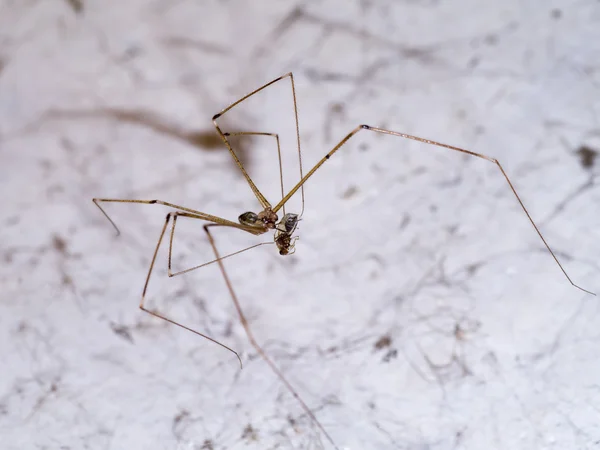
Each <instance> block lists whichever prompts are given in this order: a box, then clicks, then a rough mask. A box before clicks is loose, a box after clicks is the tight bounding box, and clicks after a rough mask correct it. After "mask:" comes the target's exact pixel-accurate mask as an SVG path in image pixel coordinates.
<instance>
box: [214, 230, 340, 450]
mask: <svg viewBox="0 0 600 450" xmlns="http://www.w3.org/2000/svg"><path fill="white" fill-rule="evenodd" d="M218 226H220V225H218V224H206V225H204V231H206V234H207V235H208V241H209V242H210V245H211V246H212V248H213V251H214V253H215V256H216V257H217V260H216V261H217V263H218V264H219V268H220V269H221V273H222V274H223V278H224V280H225V284H226V285H227V289H228V290H229V293H230V295H231V298H232V300H233V303H234V305H235V309H236V310H237V312H238V315H239V317H240V322H241V323H242V327H244V331H245V332H246V336H248V340H249V341H250V344H252V347H254V348H255V350H256V351H257V352H258V354H259V355H260V356H261V357H262V358H263V359H264V360H265V362H266V363H267V364H268V365H269V367H270V368H271V370H272V371H273V372H274V373H275V375H277V378H279V380H280V381H281V382H282V383H283V384H284V385H285V387H286V388H287V390H288V391H289V392H290V393H291V394H292V396H293V397H294V398H295V399H296V400H297V401H298V402H299V403H300V405H301V406H302V409H304V411H305V412H306V414H307V415H308V416H309V417H310V418H311V420H312V421H313V422H314V423H315V424H316V425H317V427H318V428H319V430H321V432H322V433H323V434H324V435H325V437H326V438H327V440H328V441H329V442H330V443H331V445H333V447H334V448H335V449H336V450H339V447H338V446H337V445H336V444H335V442H334V440H333V439H332V438H331V436H330V435H329V433H327V431H326V430H325V428H324V427H323V425H321V423H320V422H319V420H318V419H317V417H316V416H315V415H314V413H313V412H312V411H311V410H310V408H309V407H308V405H307V404H306V403H304V400H302V398H301V397H300V395H299V394H298V392H296V390H295V389H294V387H293V386H292V385H291V384H290V382H289V381H287V379H286V378H285V375H284V374H283V372H281V370H279V368H278V367H277V366H276V365H275V363H274V362H273V361H272V360H271V358H269V356H268V355H267V354H266V353H265V351H264V350H263V349H262V347H261V346H260V345H259V344H258V342H257V341H256V339H255V338H254V335H253V334H252V330H251V329H250V324H249V323H248V320H247V319H246V316H245V315H244V312H243V311H242V307H241V305H240V302H239V300H238V298H237V295H236V294H235V291H234V290H233V285H232V284H231V280H230V279H229V276H228V275H227V272H226V271H225V266H224V265H223V261H222V258H221V257H220V254H219V251H218V250H217V246H216V244H215V240H214V238H213V236H212V234H211V233H210V228H211V227H218Z"/></svg>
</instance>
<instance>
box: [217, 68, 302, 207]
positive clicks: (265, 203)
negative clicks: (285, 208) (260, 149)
mask: <svg viewBox="0 0 600 450" xmlns="http://www.w3.org/2000/svg"><path fill="white" fill-rule="evenodd" d="M284 78H289V79H290V83H291V87H292V100H293V103H294V118H295V121H296V123H295V125H296V142H297V147H298V165H299V170H300V178H302V174H303V172H302V151H301V149H300V128H299V124H298V102H297V100H296V86H295V85H294V75H293V74H292V73H291V72H289V73H286V74H285V75H282V76H280V77H278V78H275V79H274V80H272V81H269V82H268V83H266V84H264V85H262V86H261V87H259V88H258V89H255V90H253V91H252V92H250V93H249V94H247V95H245V96H244V97H242V98H240V99H239V100H237V101H235V102H233V103H232V104H231V105H229V106H228V107H226V108H225V109H223V110H221V112H219V113H217V114H215V115H214V116H213V118H212V121H213V125H214V126H215V128H216V130H217V133H218V134H219V136H220V137H221V139H222V140H223V142H224V143H225V146H226V147H227V149H228V150H229V152H230V153H231V156H233V159H234V161H235V163H236V164H237V166H238V167H239V169H240V170H241V172H242V174H243V175H244V177H245V178H246V181H247V182H248V185H249V186H250V189H252V192H253V193H254V195H255V196H256V198H257V200H258V201H259V203H260V204H261V206H262V207H263V208H264V209H267V208H270V207H271V204H270V203H269V201H268V200H267V199H266V198H265V197H264V195H263V194H262V193H261V192H260V191H259V189H258V188H257V187H256V185H255V184H254V182H253V181H252V179H251V178H250V175H248V172H246V169H245V168H244V165H243V164H242V162H241V161H240V159H239V158H238V156H237V155H236V154H235V151H234V150H233V148H232V146H231V144H230V143H229V140H228V139H227V136H228V135H229V134H228V133H225V132H223V131H222V130H221V128H220V127H219V125H218V124H217V119H218V118H219V117H221V116H223V115H224V114H226V113H227V112H228V111H229V110H230V109H232V108H234V107H235V106H237V105H239V104H240V103H242V102H243V101H244V100H247V99H248V98H250V97H252V96H253V95H254V94H257V93H259V92H260V91H262V90H263V89H266V88H268V87H269V86H271V85H272V84H275V83H277V82H278V81H280V80H283V79H284ZM232 134H233V133H232ZM300 190H301V193H302V212H304V188H303V187H302V186H300ZM300 215H302V214H300Z"/></svg>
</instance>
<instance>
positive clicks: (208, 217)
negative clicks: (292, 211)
mask: <svg viewBox="0 0 600 450" xmlns="http://www.w3.org/2000/svg"><path fill="white" fill-rule="evenodd" d="M92 201H93V202H94V204H95V205H96V206H97V207H98V208H99V209H100V211H102V214H104V217H106V218H107V219H108V221H109V222H110V223H111V225H112V226H113V227H114V229H115V230H116V232H117V235H119V234H121V231H120V230H119V227H117V225H116V224H115V222H114V221H113V220H112V219H111V218H110V216H109V215H108V214H107V213H106V211H105V210H104V208H102V206H100V202H111V203H141V204H144V205H164V206H169V207H171V208H174V209H178V210H180V211H186V212H188V213H191V214H193V215H194V216H196V217H198V218H199V219H203V220H207V221H209V222H214V223H218V224H221V225H225V226H228V227H233V228H239V229H240V230H244V231H247V232H249V233H252V234H262V233H264V232H265V230H261V229H260V228H253V227H248V226H244V225H241V224H239V223H236V222H231V221H230V220H227V219H223V218H221V217H217V216H213V215H210V214H206V213H203V212H200V211H196V210H195V209H191V208H186V207H185V206H179V205H176V204H174V203H169V202H165V201H163V200H127V199H116V198H94V199H92Z"/></svg>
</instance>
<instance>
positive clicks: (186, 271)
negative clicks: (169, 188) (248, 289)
mask: <svg viewBox="0 0 600 450" xmlns="http://www.w3.org/2000/svg"><path fill="white" fill-rule="evenodd" d="M178 217H189V218H191V219H202V218H201V217H198V216H196V215H194V214H189V213H180V212H175V213H173V224H172V225H171V233H170V238H169V263H168V266H167V267H168V274H169V277H174V276H177V275H183V274H184V273H188V272H191V271H192V270H196V269H200V268H201V267H205V266H208V265H209V264H213V263H215V262H217V260H216V259H213V260H212V261H209V262H205V263H203V264H199V265H197V266H194V267H190V268H189V269H185V270H181V271H179V272H171V255H172V252H173V238H174V236H175V225H176V223H177V218H178ZM202 220H203V219H202ZM222 226H226V225H222ZM274 244H275V242H261V243H259V244H256V245H251V246H250V247H247V248H244V249H242V250H238V251H237V252H233V253H230V254H228V255H225V256H222V257H221V258H220V259H226V258H229V257H231V256H235V255H239V254H240V253H244V252H246V251H248V250H252V249H253V248H256V247H260V246H262V245H274Z"/></svg>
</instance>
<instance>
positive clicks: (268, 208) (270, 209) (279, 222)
mask: <svg viewBox="0 0 600 450" xmlns="http://www.w3.org/2000/svg"><path fill="white" fill-rule="evenodd" d="M284 79H289V81H290V85H291V90H292V99H293V105H294V117H295V126H296V139H297V148H298V163H299V170H300V181H299V182H298V183H297V184H296V185H295V186H294V187H293V188H292V189H291V190H290V191H289V192H288V193H287V194H284V189H283V173H282V164H281V148H280V144H279V136H278V135H277V134H274V133H264V132H238V133H227V132H223V131H222V130H221V128H220V127H219V125H218V123H217V120H218V119H219V118H220V117H222V116H223V115H224V114H226V113H227V112H228V111H229V110H231V109H232V108H234V107H236V106H237V105H238V104H240V103H242V102H243V101H245V100H247V99H248V98H250V97H252V96H253V95H254V94H257V93H258V92H260V91H262V90H264V89H266V88H267V87H269V86H271V85H272V84H275V83H277V82H278V81H281V80H284ZM212 121H213V124H214V126H215V128H216V131H217V133H218V135H219V136H220V137H221V139H222V140H223V142H224V143H225V146H226V147H227V149H228V150H229V152H230V153H231V156H232V157H233V159H234V161H235V163H236V164H237V166H238V168H239V169H240V171H241V173H242V175H243V176H244V177H245V179H246V181H247V182H248V185H249V186H250V189H252V192H253V193H254V195H255V196H256V198H257V200H258V201H259V203H260V204H261V207H262V211H259V212H258V213H255V212H252V211H248V212H244V213H243V214H241V215H240V216H239V217H238V222H233V221H230V220H227V219H224V218H221V217H217V216H213V215H210V214H207V213H204V212H200V211H197V210H195V209H191V208H186V207H184V206H180V205H175V204H173V203H169V202H165V201H163V200H129V199H112V198H94V199H93V202H94V203H95V204H96V206H97V207H98V208H100V211H102V213H103V214H104V216H105V217H106V218H107V219H108V220H109V221H110V223H111V224H112V226H113V227H114V228H115V230H116V231H117V234H119V233H120V231H119V228H118V227H117V225H116V224H115V223H114V222H113V220H112V219H111V218H110V217H109V215H108V214H107V213H106V211H105V210H104V209H103V208H102V206H100V203H142V204H148V205H164V206H168V207H170V208H172V209H173V210H174V211H171V212H169V213H168V214H167V216H166V219H165V223H164V225H163V227H162V230H161V232H160V236H159V238H158V242H157V244H156V248H155V250H154V253H153V255H152V261H151V262H150V268H149V269H148V274H147V276H146V281H145V283H144V288H143V290H142V298H141V300H140V305H139V307H140V309H142V310H143V311H145V312H147V313H149V314H151V315H153V316H155V317H158V318H160V319H163V320H166V321H167V322H170V323H172V324H174V325H177V326H179V327H181V328H184V329H186V330H188V331H191V332H192V333H195V334H197V335H199V336H202V337H203V338H206V339H208V340H210V341H212V342H214V343H215V344H218V345H220V346H221V347H223V348H225V349H227V350H229V351H230V352H232V353H234V354H235V355H236V357H237V358H238V360H239V363H240V366H241V364H242V360H241V358H240V356H239V355H238V353H237V352H236V351H234V350H233V349H231V348H230V347H228V346H226V345H225V344H223V343H221V342H219V341H218V340H216V339H214V338H212V337H210V336H208V335H206V334H204V333H201V332H199V331H197V330H194V329H192V328H190V327H187V326H185V325H183V324H181V323H179V322H177V321H175V320H173V319H170V318H168V317H166V316H164V315H163V314H161V313H160V312H158V311H155V310H151V309H148V308H147V307H146V306H145V305H144V301H145V298H146V292H147V290H148V284H149V282H150V276H151V274H152V270H153V268H154V263H155V262H156V256H157V254H158V251H159V248H160V245H161V243H162V240H163V238H164V235H165V232H166V230H167V227H168V225H169V222H172V225H171V231H170V237H169V255H168V275H169V277H173V276H176V275H182V274H184V273H187V272H191V271H192V270H196V269H199V268H201V267H204V266H207V265H209V264H212V263H217V264H218V266H219V269H220V271H221V273H222V275H223V278H224V280H225V283H226V285H227V289H228V291H229V293H230V295H231V298H232V300H233V303H234V305H235V308H236V310H237V313H238V316H239V319H240V321H241V323H242V326H243V328H244V331H245V333H246V335H247V337H248V339H249V341H250V343H251V345H252V346H253V347H254V348H255V349H256V351H257V352H258V353H259V354H260V356H261V357H262V358H263V359H264V360H265V362H266V363H267V364H268V365H269V366H270V368H271V369H272V370H273V372H274V373H275V374H276V375H277V377H278V378H279V379H280V381H281V382H282V383H283V384H284V385H285V386H286V388H287V389H288V390H289V391H290V393H291V394H292V395H293V396H294V397H295V398H296V399H297V400H298V402H299V403H300V404H301V406H302V408H303V409H304V411H305V412H306V413H307V415H308V416H309V417H310V418H311V420H312V421H314V423H315V424H316V425H317V426H318V428H319V429H320V430H321V431H322V432H323V433H324V435H325V436H326V438H327V440H328V441H329V442H330V443H331V444H332V445H333V446H334V447H335V448H336V449H337V448H338V447H337V446H336V444H335V442H334V441H333V439H332V438H331V437H330V436H329V434H328V433H327V431H326V430H325V429H324V427H323V426H322V425H321V424H320V423H319V421H318V420H317V418H316V417H315V415H314V414H313V413H312V411H311V410H310V408H309V407H308V405H307V404H306V403H305V402H304V401H303V400H302V399H301V398H300V396H299V395H298V393H297V392H296V390H295V389H294V388H293V387H292V385H291V384H290V383H289V382H288V381H287V379H286V378H285V376H284V375H283V373H282V372H281V371H280V370H279V369H278V367H277V366H276V365H275V363H274V362H273V361H272V360H271V359H270V358H269V357H268V355H267V354H266V353H265V351H264V350H263V349H262V347H261V346H260V345H259V344H258V342H257V341H256V339H255V338H254V335H253V334H252V330H251V329H250V325H249V324H248V321H247V319H246V317H245V315H244V312H243V311H242V308H241V306H240V302H239V300H238V297H237V295H236V294H235V291H234V289H233V286H232V284H231V281H230V279H229V277H228V275H227V272H226V271H225V267H224V265H223V260H224V259H225V258H228V257H230V256H233V255H237V254H239V253H242V252H245V251H248V250H250V249H252V248H256V247H259V246H261V245H265V244H273V243H274V244H275V245H276V247H277V249H278V251H279V254H280V255H290V254H292V253H294V251H295V242H296V240H297V239H298V237H297V236H294V232H295V230H296V226H297V224H298V221H299V220H300V219H301V217H302V215H303V213H304V184H305V183H306V181H308V179H309V178H310V177H311V176H312V175H313V174H314V173H315V172H316V171H317V170H318V169H319V168H320V167H321V166H322V165H323V164H325V162H326V161H327V160H328V159H329V158H331V157H332V156H333V154H334V153H336V152H337V151H338V150H339V149H341V148H342V147H343V146H344V144H346V143H347V142H348V141H349V140H350V139H351V138H352V137H353V136H354V135H356V134H358V133H359V132H361V131H363V130H365V131H372V132H375V133H380V134H387V135H391V136H397V137H402V138H405V139H411V140H414V141H418V142H422V143H425V144H430V145H434V146H438V147H442V148H446V149H449V150H453V151H456V152H460V153H465V154H467V155H471V156H475V157H477V158H481V159H485V160H486V161H489V162H491V163H492V164H495V165H496V166H497V167H498V170H500V172H501V173H502V176H503V177H504V178H505V179H506V181H507V183H508V186H509V187H510V190H511V191H512V192H513V194H514V196H515V197H516V199H517V201H518V202H519V205H520V206H521V208H522V209H523V212H524V213H525V215H526V216H527V218H528V219H529V221H530V222H531V225H533V228H534V229H535V231H536V233H537V234H538V236H539V237H540V239H541V240H542V242H543V243H544V246H545V247H546V248H547V249H548V251H549V252H550V255H552V257H553V258H554V261H555V262H556V264H557V265H558V267H559V268H560V270H561V271H562V273H563V274H564V276H565V277H566V278H567V280H568V281H569V283H571V285H573V286H574V287H576V288H578V289H580V290H582V291H584V292H586V293H588V294H591V295H596V294H594V293H592V292H590V291H588V290H586V289H584V288H582V287H581V286H578V285H577V284H575V283H574V282H573V281H572V280H571V278H570V277H569V275H568V274H567V272H566V270H565V269H564V268H563V266H562V265H561V263H560V262H559V260H558V258H557V257H556V255H555V254H554V252H553V251H552V249H551V248H550V246H549V245H548V243H547V242H546V239H545V238H544V236H542V233H541V232H540V230H539V229H538V227H537V225H536V224H535V222H534V221H533V219H532V217H531V216H530V214H529V212H528V211H527V208H525V205H524V204H523V202H522V200H521V198H520V197H519V195H518V194H517V191H516V190H515V187H514V186H513V184H512V182H511V181H510V179H509V177H508V175H507V174H506V172H505V171H504V169H503V168H502V165H501V164H500V162H499V161H498V160H497V159H495V158H492V157H489V156H487V155H484V154H481V153H476V152H473V151H470V150H466V149H463V148H459V147H454V146H452V145H447V144H442V143H440V142H435V141H432V140H429V139H424V138H421V137H418V136H412V135H409V134H405V133H399V132H396V131H391V130H387V129H383V128H377V127H372V126H369V125H359V126H357V127H356V128H354V129H353V130H352V131H350V133H348V134H347V135H346V136H345V137H344V138H343V139H342V140H341V141H340V142H339V143H338V144H337V145H335V146H334V147H333V148H332V149H331V150H330V151H329V152H328V153H327V154H326V155H325V156H324V157H323V158H321V160H319V161H318V162H317V163H316V164H315V165H314V167H313V168H312V169H310V170H309V171H308V172H307V173H306V174H303V171H302V152H301V149H300V130H299V126H298V107H297V101H296V88H295V86H294V76H293V74H292V73H291V72H290V73H287V74H285V75H283V76H281V77H279V78H276V79H274V80H272V81H270V82H269V83H266V84H264V85H263V86H261V87H259V88H258V89H255V90H254V91H252V92H250V93H249V94H247V95H246V96H244V97H242V98H240V99H239V100H237V101H236V102H234V103H232V104H231V105H229V106H228V107H226V108H225V109H223V110H222V111H221V112H219V113H218V114H215V115H214V116H213V118H212ZM236 135H246V136H270V137H273V138H274V139H275V141H276V143H277V153H278V157H279V176H280V182H281V183H280V184H281V195H282V199H281V200H280V201H279V203H277V204H276V205H275V206H272V205H271V203H270V202H269V201H268V200H267V199H266V198H265V197H264V196H263V194H262V193H261V192H260V191H259V189H258V188H257V187H256V185H255V184H254V182H253V181H252V179H251V178H250V176H249V175H248V173H247V172H246V169H245V168H244V166H243V164H242V162H241V161H240V159H239V158H238V156H237V155H236V153H235V151H234V150H233V148H232V146H231V144H230V142H229V139H228V137H231V136H236ZM298 190H300V193H301V198H302V209H301V211H300V213H299V214H295V213H286V212H285V204H286V203H287V202H288V200H289V199H290V198H291V197H292V196H293V195H294V194H295V193H296V192H297V191H298ZM280 210H282V212H283V216H282V218H281V219H279V216H278V214H277V213H278V212H279V211H280ZM179 217H186V218H190V219H198V220H202V221H204V222H207V223H205V224H204V225H203V228H204V231H205V232H206V235H207V237H208V241H209V243H210V245H211V247H212V250H213V252H214V256H215V259H214V260H212V261H210V262H207V263H204V264H200V265H198V266H194V267H191V268H189V269H185V270H182V271H179V272H172V271H171V254H172V248H173V238H174V236H175V226H176V223H177V220H178V218H179ZM215 227H229V228H237V229H238V230H241V231H244V232H246V233H250V234H254V235H262V234H264V233H267V232H270V231H271V230H273V232H274V233H273V242H263V243H259V244H256V245H253V246H251V247H248V248H246V249H243V250H239V251H237V252H234V253H231V254H228V255H225V256H221V255H220V253H219V251H218V249H217V247H216V245H215V240H214V238H213V235H212V232H211V229H213V228H215Z"/></svg>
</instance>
